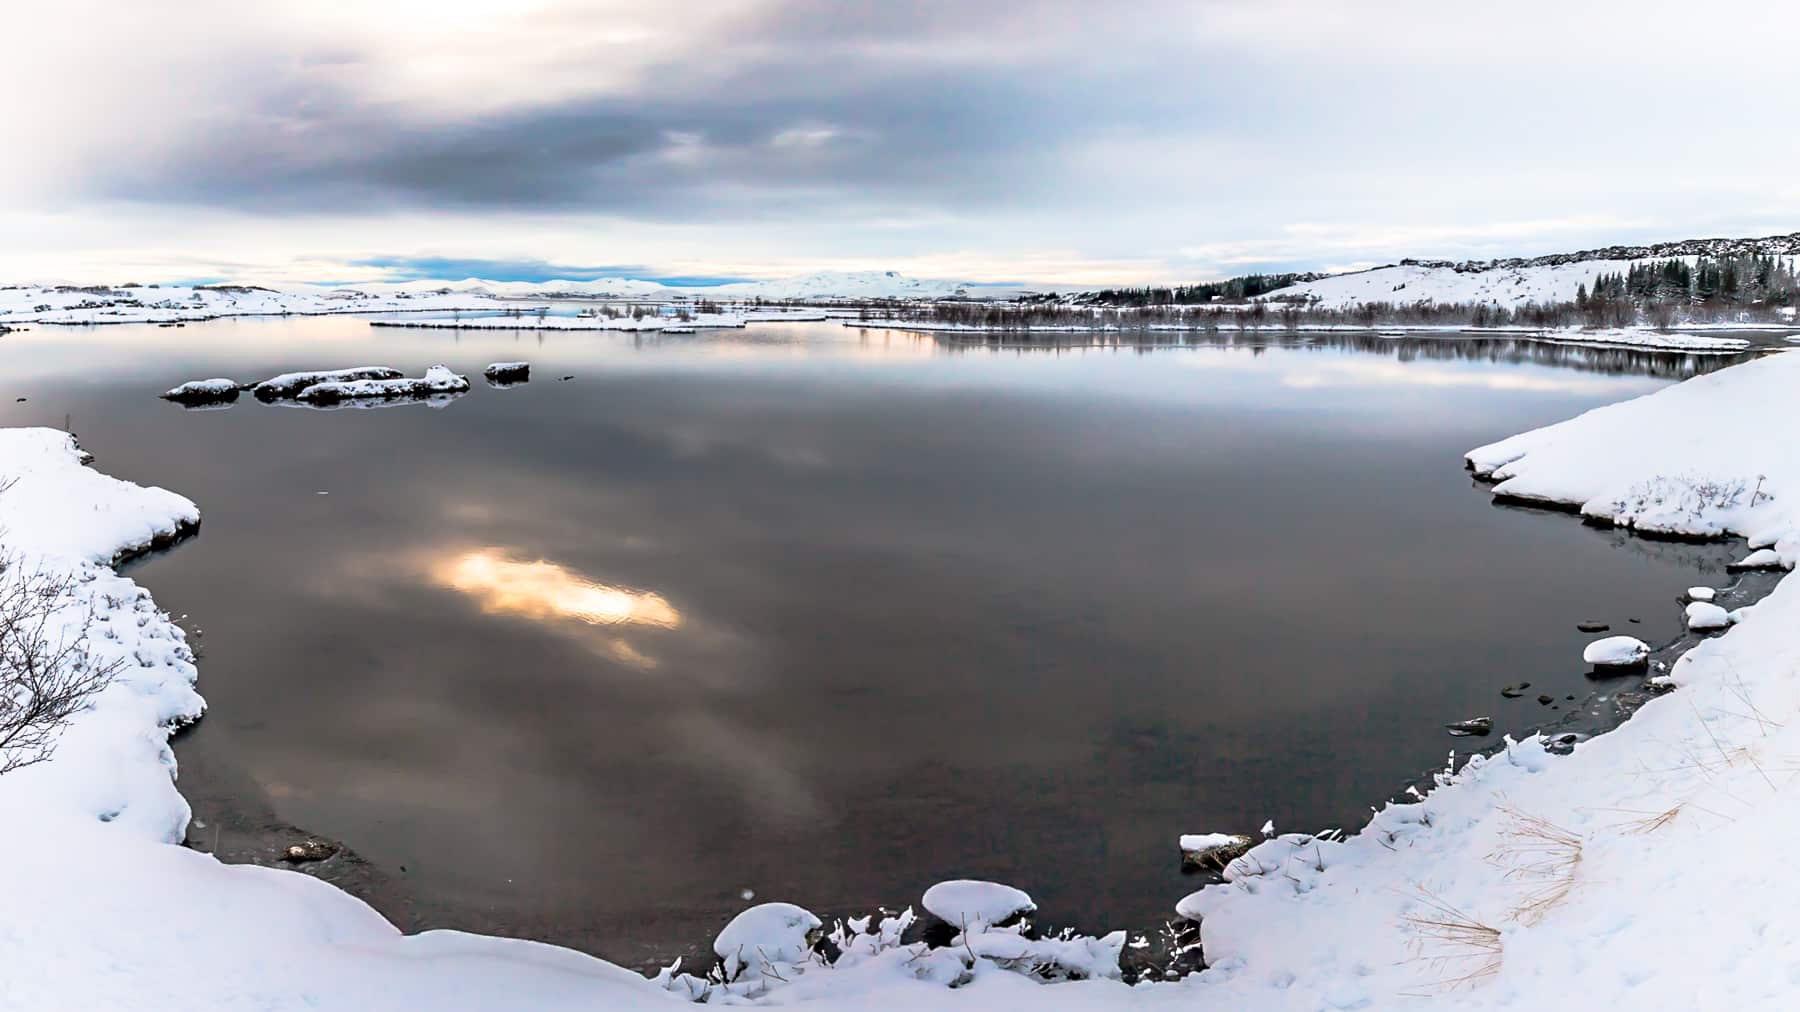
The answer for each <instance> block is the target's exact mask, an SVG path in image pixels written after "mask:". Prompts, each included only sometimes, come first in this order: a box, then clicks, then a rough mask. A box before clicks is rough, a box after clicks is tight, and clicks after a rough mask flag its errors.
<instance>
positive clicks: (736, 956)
mask: <svg viewBox="0 0 1800 1012" xmlns="http://www.w3.org/2000/svg"><path fill="white" fill-rule="evenodd" d="M823 927H824V922H823V921H821V920H819V918H818V916H817V915H815V914H814V913H813V912H812V911H810V910H807V909H806V908H804V907H799V906H795V905H794V904H792V903H760V904H758V905H756V906H753V907H751V908H750V909H748V910H745V911H743V912H742V913H740V914H738V915H737V916H736V917H733V918H732V919H731V921H730V923H728V924H726V925H725V927H724V929H723V930H721V931H720V932H719V934H718V937H716V938H714V939H713V954H714V955H716V956H718V957H719V958H720V959H722V960H725V961H726V966H727V967H731V968H732V969H731V970H728V972H731V973H733V975H735V972H736V971H735V965H738V964H741V965H742V966H745V967H748V968H752V969H759V968H761V967H765V966H779V965H780V964H783V963H788V964H792V963H798V962H801V961H803V960H804V959H806V956H807V952H808V950H810V949H811V948H812V942H813V935H814V933H815V932H819V931H821V929H822V928H823ZM733 961H736V963H735V964H734V962H733Z"/></svg>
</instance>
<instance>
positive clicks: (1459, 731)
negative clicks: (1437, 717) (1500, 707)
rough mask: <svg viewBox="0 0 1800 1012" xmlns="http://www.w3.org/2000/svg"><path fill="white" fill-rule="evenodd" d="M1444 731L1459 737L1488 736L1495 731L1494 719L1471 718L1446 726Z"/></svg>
mask: <svg viewBox="0 0 1800 1012" xmlns="http://www.w3.org/2000/svg"><path fill="white" fill-rule="evenodd" d="M1444 729H1445V730H1447V731H1449V732H1450V733H1451V734H1454V735H1457V736H1459V737H1464V736H1467V735H1472V734H1488V733H1491V732H1492V731H1493V730H1494V718H1492V717H1470V718H1469V719H1468V720H1459V721H1457V722H1456V723H1454V724H1445V725H1444Z"/></svg>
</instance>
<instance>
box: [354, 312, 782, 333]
mask: <svg viewBox="0 0 1800 1012" xmlns="http://www.w3.org/2000/svg"><path fill="white" fill-rule="evenodd" d="M748 322H749V321H748V320H747V319H746V318H745V316H744V315H743V314H741V313H695V314H692V317H691V318H690V319H687V320H683V319H681V318H680V317H677V316H662V315H658V314H655V313H652V314H650V315H647V316H641V317H631V316H548V315H545V316H539V315H537V314H535V313H526V314H523V315H520V316H511V315H508V316H472V317H467V318H463V319H452V320H441V319H433V320H370V321H369V326H371V327H412V328H423V329H426V330H670V329H675V328H686V329H689V330H697V329H707V330H714V329H724V330H731V329H736V328H739V327H743V326H745V325H746V323H748Z"/></svg>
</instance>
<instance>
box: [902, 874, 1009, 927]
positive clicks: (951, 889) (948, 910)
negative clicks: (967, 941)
mask: <svg viewBox="0 0 1800 1012" xmlns="http://www.w3.org/2000/svg"><path fill="white" fill-rule="evenodd" d="M921 902H922V903H923V905H924V907H925V909H926V910H929V911H931V913H932V914H933V915H934V916H935V917H937V918H938V919H939V920H941V921H943V922H944V923H946V924H951V925H954V926H956V927H958V928H962V929H965V930H969V931H979V930H981V929H984V928H991V927H997V926H1003V925H1007V924H1011V923H1013V922H1014V921H1016V920H1018V919H1019V918H1021V917H1024V916H1025V915H1026V914H1030V913H1034V912H1036V910H1037V904H1036V903H1033V902H1032V900H1031V897H1030V896H1027V895H1026V894H1025V891H1024V890H1022V889H1014V888H1013V887H1012V886H1009V885H1002V884H1000V883H999V882H981V881H977V880H975V879H952V880H950V881H948V882H939V883H938V884H937V885H934V886H932V887H931V888H930V889H927V890H925V897H924V899H923V900H922V901H921Z"/></svg>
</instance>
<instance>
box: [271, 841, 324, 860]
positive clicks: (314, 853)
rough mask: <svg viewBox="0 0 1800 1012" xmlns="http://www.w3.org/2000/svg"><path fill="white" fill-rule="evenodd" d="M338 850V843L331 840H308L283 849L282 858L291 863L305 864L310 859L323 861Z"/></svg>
mask: <svg viewBox="0 0 1800 1012" xmlns="http://www.w3.org/2000/svg"><path fill="white" fill-rule="evenodd" d="M337 852H338V845H337V844H335V843H332V842H331V841H329V840H308V841H306V842H305V843H296V844H294V845H293V846H292V847H289V848H288V849H287V850H284V851H282V852H281V859H282V860H283V861H286V862H288V863H289V864H305V863H307V862H309V861H323V860H325V859H326V858H328V857H330V856H331V855H333V854H336V853H337Z"/></svg>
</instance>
